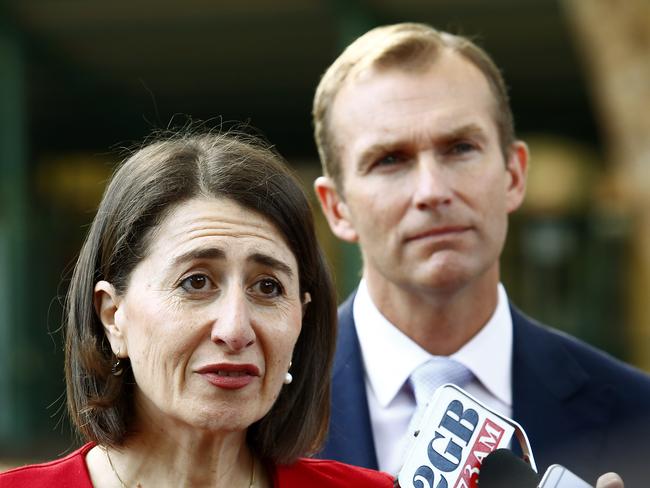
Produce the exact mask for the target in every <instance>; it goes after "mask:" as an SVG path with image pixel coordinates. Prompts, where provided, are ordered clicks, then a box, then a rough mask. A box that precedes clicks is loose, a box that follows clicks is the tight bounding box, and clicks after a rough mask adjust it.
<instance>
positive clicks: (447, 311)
mask: <svg viewBox="0 0 650 488" xmlns="http://www.w3.org/2000/svg"><path fill="white" fill-rule="evenodd" d="M364 278H366V281H367V283H368V291H369V293H370V296H371V298H372V301H373V302H374V304H375V305H376V307H377V308H378V309H379V311H380V312H381V313H382V315H383V316H384V317H386V318H387V319H388V320H389V321H390V322H391V323H392V324H394V325H395V326H396V327H397V328H398V329H400V330H401V331H402V332H403V333H404V334H406V335H407V336H408V337H410V338H411V339H412V340H413V341H414V342H416V343H417V344H418V345H420V347H422V348H423V349H425V350H427V351H428V352H430V353H431V354H434V355H438V356H449V355H451V354H453V353H455V352H456V351H458V350H459V349H460V348H461V347H462V346H463V345H464V344H466V343H467V342H468V341H469V340H470V339H471V338H472V337H474V336H475V335H476V334H477V333H478V332H479V331H480V330H481V329H482V328H483V326H485V324H486V323H487V322H488V320H489V319H490V317H491V316H492V314H493V313H494V310H495V309H496V306H497V301H498V296H497V286H498V283H499V270H498V268H495V269H492V270H489V271H488V272H487V273H485V274H484V275H482V276H481V277H480V278H478V279H476V280H474V281H472V282H471V283H468V284H465V285H464V286H459V287H457V288H454V289H451V290H431V289H408V290H406V289H404V288H401V287H399V286H395V284H393V283H390V282H387V281H385V280H374V279H373V277H372V276H368V275H367V274H366V273H364Z"/></svg>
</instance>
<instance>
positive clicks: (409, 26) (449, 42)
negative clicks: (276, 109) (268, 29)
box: [312, 23, 515, 190]
mask: <svg viewBox="0 0 650 488" xmlns="http://www.w3.org/2000/svg"><path fill="white" fill-rule="evenodd" d="M443 50H450V51H452V52H454V53H458V54H459V55H460V56H462V57H463V58H465V59H467V60H468V61H469V62H470V63H472V64H473V65H474V66H476V67H477V68H478V69H479V70H480V71H481V72H482V73H483V75H484V76H485V78H486V80H487V81H488V84H489V86H490V89H491V91H492V93H493V94H494V98H495V102H496V110H495V120H496V124H497V128H498V132H499V142H500V144H501V147H502V150H503V152H504V154H506V153H507V148H508V147H509V146H510V144H511V143H512V142H513V141H514V139H515V134H514V123H513V117H512V110H511V108H510V102H509V99H508V92H507V89H506V85H505V82H504V80H503V77H502V75H501V72H500V71H499V68H497V66H496V65H495V64H494V61H492V59H491V58H490V56H489V55H488V54H487V53H486V52H485V51H484V50H483V49H481V48H480V47H479V46H477V45H476V44H474V43H473V42H472V41H471V40H470V39H468V38H466V37H463V36H457V35H454V34H449V33H447V32H443V31H438V30H436V29H434V28H433V27H431V26H429V25H426V24H418V23H400V24H393V25H387V26H382V27H376V28H374V29H372V30H370V31H368V32H366V33H365V34H364V35H362V36H361V37H359V38H358V39H357V40H355V41H354V42H353V43H352V44H350V45H349V46H348V47H347V48H346V49H345V50H344V51H343V52H342V53H341V55H340V56H339V57H338V58H337V59H336V60H335V61H334V62H333V63H332V65H331V66H330V67H329V68H328V69H327V70H326V71H325V73H324V74H323V76H322V78H321V80H320V83H319V84H318V87H317V88H316V94H315V96H314V105H313V109H312V117H313V123H314V137H315V139H316V146H317V147H318V153H319V155H320V159H321V163H322V165H323V172H324V174H325V175H327V176H329V177H331V178H332V179H333V180H334V183H335V184H336V186H337V188H339V190H342V189H343V178H342V171H341V162H340V161H339V157H338V151H337V146H336V144H337V142H336V137H335V135H334V134H333V133H332V128H331V127H330V123H331V121H330V119H331V110H332V105H333V103H334V100H335V98H336V96H337V94H338V93H339V91H340V90H341V88H342V87H343V85H344V84H345V83H346V81H347V80H349V79H352V78H354V77H356V76H358V75H359V74H360V73H361V72H363V71H366V70H368V69H370V68H376V69H389V68H399V69H403V70H407V71H412V72H422V71H424V70H426V69H428V68H430V67H431V65H432V64H433V63H434V62H435V61H436V59H437V58H438V56H439V55H440V53H441V52H442V51H443Z"/></svg>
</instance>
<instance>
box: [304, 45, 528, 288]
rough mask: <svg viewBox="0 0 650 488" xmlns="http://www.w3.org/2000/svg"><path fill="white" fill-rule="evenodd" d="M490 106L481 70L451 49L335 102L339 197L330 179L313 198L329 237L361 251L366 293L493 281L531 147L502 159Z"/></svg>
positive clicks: (368, 78)
mask: <svg viewBox="0 0 650 488" xmlns="http://www.w3.org/2000/svg"><path fill="white" fill-rule="evenodd" d="M494 104H495V102H494V97H493V95H492V93H491V91H490V88H489V85H488V83H487V81H486V80H485V78H484V76H483V75H482V73H481V72H480V71H479V70H478V69H477V68H476V67H474V66H473V65H472V64H470V63H469V62H467V61H465V60H464V59H463V58H461V57H459V56H458V55H455V54H452V53H448V52H445V53H443V54H442V55H441V56H440V58H439V59H438V60H436V62H435V63H433V64H432V66H431V67H430V68H429V69H428V70H426V71H422V72H415V73H413V72H410V73H409V72H406V71H402V70H400V69H388V70H383V71H377V70H374V69H372V70H369V71H367V72H364V73H362V74H361V75H360V76H359V77H357V78H355V79H353V80H350V81H348V82H347V83H346V85H344V86H343V88H342V89H341V91H340V92H339V94H338V95H337V97H336V99H335V101H334V105H333V107H332V111H331V119H330V120H331V125H330V129H331V131H332V134H333V135H334V140H335V142H336V145H337V150H338V153H339V156H340V159H339V160H340V162H341V165H342V168H341V169H342V180H343V188H342V190H341V191H342V193H343V194H342V195H341V194H339V193H338V189H337V188H336V187H335V185H334V184H333V182H332V181H331V180H330V179H329V178H320V179H319V180H317V182H316V191H317V193H318V196H319V198H320V200H321V204H322V205H323V209H324V211H325V213H326V216H327V217H328V221H329V223H330V226H331V227H332V230H333V231H334V233H335V234H336V235H337V236H338V237H340V238H342V239H344V240H347V241H350V242H358V243H359V244H360V246H361V250H362V254H363V259H364V276H365V277H366V278H367V279H368V282H369V285H370V288H371V291H372V290H373V289H375V290H379V289H380V288H379V287H382V286H383V287H384V289H387V288H386V287H388V288H390V287H391V286H396V287H399V288H400V289H404V290H409V289H410V290H414V291H416V290H420V291H425V292H430V291H439V292H450V291H454V290H456V289H458V288H459V287H463V286H466V285H468V284H471V283H472V282H473V281H476V280H485V279H488V280H490V281H496V280H498V259H499V255H500V253H501V250H502V248H503V244H504V241H505V236H506V230H507V216H508V213H509V212H511V211H513V210H515V209H516V208H517V207H518V206H519V205H520V203H521V201H522V199H523V196H524V189H525V173H526V163H527V150H526V147H525V145H524V144H523V143H515V144H513V146H512V147H511V148H510V150H509V151H508V152H509V156H508V160H507V161H504V155H503V151H502V148H501V147H500V145H499V134H498V131H497V126H496V123H495V121H494V110H495V107H494Z"/></svg>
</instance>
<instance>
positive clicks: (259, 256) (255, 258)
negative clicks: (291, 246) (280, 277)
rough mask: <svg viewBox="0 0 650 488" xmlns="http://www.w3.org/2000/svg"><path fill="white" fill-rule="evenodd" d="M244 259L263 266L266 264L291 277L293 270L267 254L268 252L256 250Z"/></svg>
mask: <svg viewBox="0 0 650 488" xmlns="http://www.w3.org/2000/svg"><path fill="white" fill-rule="evenodd" d="M246 260H247V261H252V262H254V263H257V264H261V265H264V266H268V267H269V268H273V269H276V270H278V271H282V272H283V273H285V274H287V275H288V276H289V277H290V278H293V270H292V269H291V267H290V266H289V265H288V264H286V263H284V262H283V261H280V260H279V259H276V258H274V257H272V256H269V255H268V254H264V253H259V252H256V253H253V254H251V255H250V256H248V258H246Z"/></svg>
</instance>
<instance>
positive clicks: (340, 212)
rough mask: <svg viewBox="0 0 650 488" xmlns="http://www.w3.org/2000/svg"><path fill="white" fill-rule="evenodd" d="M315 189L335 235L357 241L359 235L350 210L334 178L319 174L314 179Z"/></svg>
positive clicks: (349, 240) (348, 240) (345, 239)
mask: <svg viewBox="0 0 650 488" xmlns="http://www.w3.org/2000/svg"><path fill="white" fill-rule="evenodd" d="M314 191H315V192H316V196H317V197H318V201H319V202H320V206H321V208H322V209H323V213H324V214H325V218H327V223H328V224H329V225H330V229H332V232H333V233H334V235H335V236H336V237H338V238H339V239H342V240H344V241H347V242H357V241H358V240H359V236H358V235H357V231H356V230H354V225H353V223H352V221H351V219H350V211H349V209H348V206H347V204H346V203H345V201H344V200H343V199H342V198H341V196H340V195H339V192H338V190H337V189H336V185H335V184H334V182H333V181H332V179H331V178H330V177H328V176H319V177H318V178H316V181H314Z"/></svg>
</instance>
